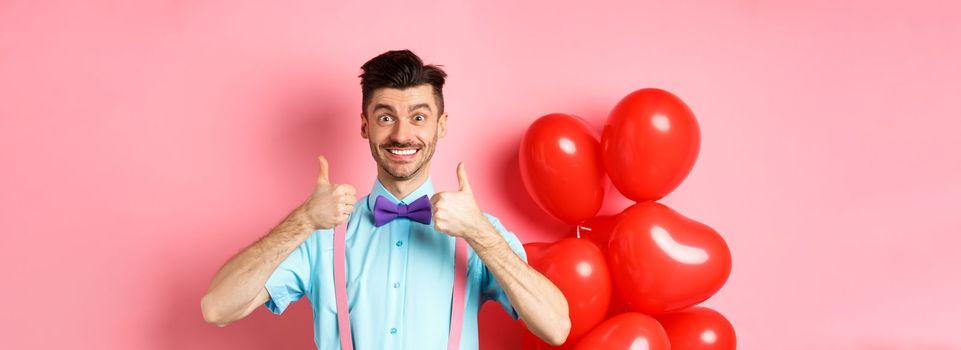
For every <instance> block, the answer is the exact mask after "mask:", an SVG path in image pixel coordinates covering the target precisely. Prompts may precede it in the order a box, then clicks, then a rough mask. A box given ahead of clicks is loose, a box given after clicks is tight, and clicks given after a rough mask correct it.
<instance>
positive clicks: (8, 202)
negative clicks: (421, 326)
mask: <svg viewBox="0 0 961 350" xmlns="http://www.w3.org/2000/svg"><path fill="white" fill-rule="evenodd" d="M132 3H133V2H126V1H82V2H81V1H76V2H73V3H55V2H53V1H42V2H41V1H4V2H2V3H0V118H2V119H0V164H2V166H3V171H2V172H0V176H2V181H0V186H2V187H0V193H2V197H0V215H2V220H0V232H2V236H0V240H2V241H0V247H2V248H0V249H2V254H0V272H2V278H3V279H2V285H3V287H2V288H0V293H2V296H3V300H4V309H5V310H4V315H3V316H2V318H0V322H2V325H0V326H2V328H0V329H2V334H3V335H2V336H0V348H3V349H27V348H58V347H64V348H79V349H94V348H96V349H208V348H218V349H226V348H230V349H265V348H309V347H311V346H312V340H311V325H310V322H311V321H310V310H309V308H308V307H307V304H306V303H299V305H296V307H293V308H292V309H291V310H290V311H289V313H287V314H285V316H284V317H275V316H272V315H270V314H269V313H268V312H267V311H266V310H263V309H261V310H258V311H257V312H255V313H254V314H253V315H252V316H251V317H249V318H248V319H245V320H243V321H241V322H239V323H236V324H234V325H231V326H228V327H227V328H225V329H218V328H216V327H213V326H210V325H206V324H204V323H203V321H202V318H201V314H200V309H199V299H200V296H201V294H202V293H203V291H204V290H205V289H206V285H207V282H208V281H209V279H210V277H211V276H212V274H213V272H214V271H215V270H216V269H217V268H218V267H219V265H220V264H221V263H222V262H223V261H225V260H226V259H227V258H228V257H229V256H231V255H232V254H233V253H235V252H236V251H238V250H239V249H241V248H243V247H244V246H246V245H247V244H249V243H250V242H252V241H253V240H254V239H256V238H257V237H258V236H260V235H262V234H264V233H265V232H266V230H268V229H269V228H270V227H272V226H273V225H274V224H275V223H277V222H278V221H279V220H280V219H281V218H282V217H283V216H284V215H285V214H286V213H287V212H288V211H289V210H290V209H291V208H293V207H294V206H295V205H297V204H299V203H300V201H302V200H303V199H304V198H305V197H306V195H307V194H308V191H309V190H310V189H311V188H312V185H313V181H314V179H315V176H316V164H315V156H316V155H317V154H325V155H327V157H328V159H330V163H331V171H332V178H333V179H335V181H343V182H347V183H350V184H353V185H355V186H357V187H359V188H360V189H362V190H364V191H366V189H367V188H369V186H370V185H371V183H372V179H373V175H374V168H373V166H372V162H371V160H370V158H369V153H368V150H367V147H366V143H365V142H364V140H362V139H361V138H360V137H359V136H358V131H357V129H358V124H357V123H358V121H357V116H356V115H357V113H358V112H359V108H358V105H359V103H360V91H359V86H358V79H357V78H356V76H357V74H358V73H359V68H358V67H359V66H360V64H362V63H363V62H364V61H365V60H366V59H368V58H370V57H373V56H374V55H376V54H378V53H380V52H382V51H385V50H388V49H395V48H410V49H412V50H414V51H415V52H416V53H418V54H420V55H421V56H422V57H425V59H426V60H427V61H428V62H434V63H440V64H443V65H444V66H445V67H446V69H447V70H448V72H449V73H450V80H449V84H448V86H447V89H446V94H447V105H448V108H449V112H450V115H451V117H450V123H449V128H450V130H449V131H450V132H449V134H448V137H447V138H446V139H444V140H443V141H442V142H441V143H440V145H439V150H438V152H437V154H436V160H435V164H434V171H433V174H434V178H435V184H436V185H437V187H438V188H440V189H445V188H447V189H451V188H454V186H455V184H456V182H455V181H456V180H455V179H456V178H455V176H454V167H455V164H456V162H457V161H459V160H466V161H467V164H468V169H469V171H470V175H471V180H472V183H473V185H474V188H475V191H476V192H478V197H479V201H480V203H481V205H482V207H484V208H485V210H487V211H489V212H491V213H493V214H495V215H497V216H499V217H500V218H501V219H502V220H503V221H504V222H505V223H506V225H507V226H508V227H509V228H511V229H512V230H514V231H515V232H517V234H518V236H520V237H521V239H522V240H524V241H525V242H531V241H540V240H554V239H557V238H560V237H562V236H565V235H569V234H570V232H569V230H568V229H567V228H566V227H565V226H564V225H563V224H560V223H558V222H556V221H550V223H549V224H547V225H544V224H542V221H546V220H544V219H545V217H546V214H544V213H542V212H539V211H538V210H536V209H532V208H534V207H533V206H532V203H533V202H532V201H531V199H530V198H529V197H527V196H526V195H525V194H524V193H523V188H522V185H521V184H520V180H519V178H518V171H517V160H516V150H517V147H518V144H519V142H520V137H521V135H522V133H523V132H524V130H525V128H526V126H527V125H528V124H529V123H530V122H531V121H533V120H534V119H535V118H537V117H539V116H541V115H543V114H546V113H549V112H565V113H571V114H576V115H580V116H582V117H584V118H585V119H587V120H589V121H590V122H591V123H593V124H595V125H598V126H600V125H601V124H602V123H603V120H604V118H605V116H606V113H607V111H608V110H609V108H610V107H612V106H613V105H614V103H616V102H617V101H618V100H619V99H620V98H621V97H622V96H624V95H625V94H627V93H628V92H630V91H632V90H634V89H637V88H641V87H650V86H653V87H661V88H665V89H668V90H670V91H672V92H674V93H676V94H677V95H679V96H680V97H681V98H683V99H684V100H685V101H687V103H688V104H689V105H690V106H691V107H692V108H693V109H694V111H695V113H696V114H697V116H698V118H699V120H700V122H701V128H702V132H703V144H702V151H701V155H700V159H699V161H698V163H697V164H696V166H695V168H694V170H693V172H692V173H691V175H690V177H689V178H688V179H687V181H685V182H684V183H683V184H682V185H681V187H680V188H678V190H677V191H675V192H674V193H673V194H671V195H670V196H668V197H667V198H665V200H664V201H663V202H664V203H666V204H668V205H670V206H672V207H673V208H675V209H677V210H679V211H680V212H681V213H683V214H685V215H688V216H690V217H692V218H695V219H698V220H700V221H702V222H704V223H707V224H708V225H711V226H712V227H714V228H715V229H717V230H718V231H719V232H721V233H722V234H723V235H724V237H725V238H726V239H727V240H728V243H729V244H730V246H731V249H732V253H733V256H734V270H733V272H732V275H731V278H730V280H729V282H728V283H727V285H726V286H725V287H724V288H723V289H722V290H721V291H720V292H719V293H718V294H717V295H716V297H714V298H713V299H711V300H709V301H708V302H707V305H709V306H711V307H714V308H716V309H718V310H720V311H721V312H723V313H724V314H725V315H727V316H728V317H729V318H730V319H731V321H732V322H733V323H734V325H735V327H736V329H737V331H738V336H739V340H740V343H741V347H742V348H744V349H815V348H816V349H908V348H910V349H957V348H961V332H958V330H957V325H958V320H957V317H956V316H957V315H958V314H961V302H959V301H958V300H957V299H956V298H957V297H956V296H957V295H961V273H959V272H958V270H959V268H961V254H958V252H957V248H956V247H955V245H957V244H959V243H961V240H959V239H958V238H957V234H958V233H959V232H961V215H958V213H957V212H958V210H959V204H958V198H959V197H961V152H959V151H961V138H959V137H958V135H957V134H958V132H959V131H961V122H959V118H961V104H959V101H958V100H959V98H961V63H959V62H961V44H959V43H961V15H959V13H961V8H959V7H958V6H957V5H956V4H953V3H952V2H949V1H945V2H941V3H933V2H929V3H920V2H915V3H914V4H910V5H893V4H887V3H884V2H876V1H847V2H844V3H843V4H842V3H840V2H837V1H817V2H795V3H794V4H772V3H768V2H762V1H749V0H741V1H731V2H726V3H724V4H718V3H716V2H698V3H696V4H694V3H677V2H671V4H665V3H664V2H656V3H654V2H651V3H640V2H636V1H630V2H626V3H625V4H620V5H604V4H600V3H601V2H598V1H591V2H589V3H590V4H591V5H584V4H578V5H561V4H557V3H556V2H553V1H545V2H542V3H539V4H532V3H531V4H526V5H521V4H517V3H516V2H513V1H483V2H482V1H478V2H473V3H461V2H456V1H441V2H436V3H432V2H423V1H415V2H410V1H405V2H393V3H391V4H385V5H376V6H375V5H371V4H347V3H348V2H347V1H337V2H331V3H322V2H320V1H299V2H289V3H287V4H283V5H281V4H279V3H277V2H266V1H264V2H261V3H255V2H249V1H248V2H239V1H223V2H219V3H215V2H210V1H205V2H199V1H198V2H193V1H140V2H137V3H138V4H136V5H134V4H132ZM489 307H490V305H488V309H487V310H485V311H486V312H485V313H484V316H483V318H484V322H485V323H484V325H483V326H482V327H483V328H482V337H484V340H483V344H484V345H485V347H488V348H495V347H497V346H506V345H505V344H508V343H511V342H518V341H519V333H517V332H516V331H515V330H514V329H508V328H504V329H502V331H503V332H506V333H507V334H509V336H507V337H494V334H493V331H495V330H496V327H497V326H495V325H493V324H492V323H494V322H492V321H500V320H504V319H505V318H506V316H504V315H503V313H502V312H501V311H499V310H498V309H496V308H489Z"/></svg>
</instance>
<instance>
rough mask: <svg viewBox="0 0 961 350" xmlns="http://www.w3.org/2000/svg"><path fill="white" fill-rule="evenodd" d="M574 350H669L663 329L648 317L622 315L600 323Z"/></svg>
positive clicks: (669, 345)
mask: <svg viewBox="0 0 961 350" xmlns="http://www.w3.org/2000/svg"><path fill="white" fill-rule="evenodd" d="M574 349H575V350H593V349H604V350H620V349H624V350H634V349H644V350H669V349H671V344H670V343H669V341H668V339H667V333H665V332H664V328H663V327H661V325H660V324H658V323H657V320H655V319H654V318H652V317H651V316H647V315H644V314H639V313H636V312H626V313H623V314H620V315H617V316H614V317H612V318H610V319H608V320H607V321H604V322H603V323H601V324H600V325H598V326H597V328H594V329H593V330H591V332H590V333H588V334H587V335H586V336H584V339H581V341H580V343H578V344H577V347H575V348H574Z"/></svg>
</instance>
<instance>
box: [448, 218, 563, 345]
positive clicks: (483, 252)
mask: <svg viewBox="0 0 961 350" xmlns="http://www.w3.org/2000/svg"><path fill="white" fill-rule="evenodd" d="M467 242H468V243H469V244H470V245H471V247H473V248H474V251H475V252H476V253H477V256H478V257H479V258H480V259H481V260H482V261H483V262H484V264H485V265H487V268H488V269H489V270H490V271H491V273H492V274H493V275H494V278H495V279H497V282H498V283H499V284H500V286H501V288H503V289H504V292H505V293H507V298H508V299H510V301H511V305H513V306H514V309H515V310H517V313H518V314H519V315H520V316H521V319H523V320H524V323H525V324H526V325H527V328H528V329H529V330H530V331H531V332H532V333H534V335H536V336H538V337H540V338H541V339H543V340H544V341H546V342H548V343H550V344H553V345H560V344H562V343H564V341H565V340H566V339H567V335H568V334H569V332H570V328H571V321H570V318H569V317H568V305H567V299H565V298H564V294H563V293H561V291H560V290H559V289H557V286H555V285H554V283H553V282H551V281H550V280H548V279H547V278H546V277H544V276H543V275H541V274H540V272H537V270H534V269H533V268H531V267H530V266H529V265H527V264H526V263H525V262H524V261H523V260H521V258H520V257H519V256H517V254H515V253H514V251H513V250H511V248H510V246H509V245H508V244H507V241H505V240H504V238H503V237H501V235H500V234H499V233H498V232H497V231H496V230H494V229H493V228H491V229H490V231H489V232H485V233H482V234H478V235H476V237H472V238H471V239H467Z"/></svg>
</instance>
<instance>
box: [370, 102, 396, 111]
mask: <svg viewBox="0 0 961 350" xmlns="http://www.w3.org/2000/svg"><path fill="white" fill-rule="evenodd" d="M381 108H383V109H386V110H388V111H390V112H391V113H397V110H395V109H394V106H391V105H388V104H383V103H378V104H375V105H374V110H375V111H376V110H378V109H381Z"/></svg>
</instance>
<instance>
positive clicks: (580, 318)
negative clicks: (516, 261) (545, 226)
mask: <svg viewBox="0 0 961 350" xmlns="http://www.w3.org/2000/svg"><path fill="white" fill-rule="evenodd" d="M524 249H525V250H526V251H527V261H528V263H529V264H530V266H531V267H533V268H534V269H536V270H537V271H539V272H540V273H541V274H543V275H544V277H547V279H549V280H551V282H554V285H556V286H557V288H558V289H560V290H561V293H564V297H565V298H566V299H567V305H568V310H569V316H570V319H571V331H570V334H569V335H568V337H567V341H566V342H565V343H564V344H565V345H573V344H576V342H577V340H578V339H580V337H582V336H583V335H584V334H585V333H587V332H588V331H590V330H591V328H593V327H594V326H595V325H597V324H598V323H600V322H601V321H603V320H604V316H605V315H606V314H607V304H608V303H609V302H610V298H611V288H612V287H611V277H610V272H608V269H607V262H606V261H605V259H604V255H603V254H601V250H600V249H599V248H597V247H596V246H595V245H594V244H593V243H591V242H589V241H587V240H584V239H577V238H565V239H562V240H560V241H557V242H555V243H528V244H525V245H524ZM547 348H552V347H551V346H550V345H549V344H547V343H545V342H543V341H541V340H540V339H539V338H537V337H536V336H534V335H533V334H531V333H530V332H527V331H526V332H525V335H524V349H547ZM568 348H570V346H568Z"/></svg>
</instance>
